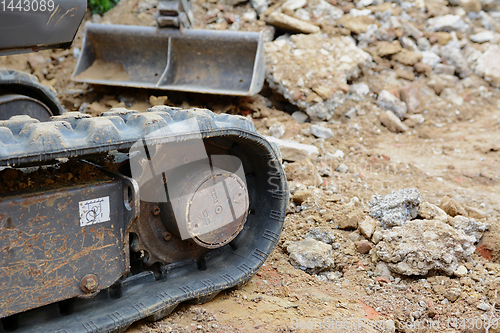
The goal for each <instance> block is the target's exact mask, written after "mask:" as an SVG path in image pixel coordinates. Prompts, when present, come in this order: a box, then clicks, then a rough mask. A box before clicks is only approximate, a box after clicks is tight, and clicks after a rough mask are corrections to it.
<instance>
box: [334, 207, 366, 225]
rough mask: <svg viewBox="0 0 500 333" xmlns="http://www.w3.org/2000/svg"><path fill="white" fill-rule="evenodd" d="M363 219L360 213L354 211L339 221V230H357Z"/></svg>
mask: <svg viewBox="0 0 500 333" xmlns="http://www.w3.org/2000/svg"><path fill="white" fill-rule="evenodd" d="M362 218H363V215H362V214H361V213H360V212H358V211H353V212H351V213H349V214H347V216H345V217H343V218H341V219H340V220H339V221H338V227H339V229H356V228H357V227H358V222H359V221H361V219H362Z"/></svg>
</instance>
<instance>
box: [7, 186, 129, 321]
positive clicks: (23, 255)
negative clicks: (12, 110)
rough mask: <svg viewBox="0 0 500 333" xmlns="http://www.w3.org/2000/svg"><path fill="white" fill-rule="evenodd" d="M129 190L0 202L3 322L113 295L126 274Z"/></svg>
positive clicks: (80, 189)
mask: <svg viewBox="0 0 500 333" xmlns="http://www.w3.org/2000/svg"><path fill="white" fill-rule="evenodd" d="M124 186H126V185H125V182H123V180H122V179H114V180H106V181H102V180H99V182H98V183H96V182H95V181H94V182H90V183H87V184H84V185H75V186H71V187H63V188H59V189H56V190H50V191H45V192H35V193H25V194H23V195H18V196H3V197H0V318H3V317H6V316H9V315H11V314H13V313H17V312H21V311H25V310H28V309H32V308H36V307H39V306H42V305H46V304H50V303H53V302H56V301H60V300H64V299H68V298H71V297H75V296H81V295H84V294H86V293H88V292H93V291H97V290H100V289H103V288H107V287H109V286H110V285H111V284H113V283H114V282H115V281H116V280H118V279H119V278H120V277H121V276H122V274H123V273H126V272H127V271H128V237H125V229H126V227H127V225H126V224H127V222H126V221H128V220H129V219H130V212H129V211H128V210H127V209H126V208H125V206H124ZM42 191H43V190H42ZM82 207H83V208H82ZM89 274H91V275H93V276H94V277H95V279H93V278H90V279H89ZM85 277H87V278H85ZM82 280H85V283H83V285H84V288H85V289H87V290H86V291H82V290H81V287H82V285H81V282H82ZM97 284H98V285H97Z"/></svg>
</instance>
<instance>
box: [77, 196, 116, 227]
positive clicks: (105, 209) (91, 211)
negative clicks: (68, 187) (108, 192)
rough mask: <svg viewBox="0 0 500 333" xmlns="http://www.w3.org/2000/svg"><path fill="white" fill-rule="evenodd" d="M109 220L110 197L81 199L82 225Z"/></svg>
mask: <svg viewBox="0 0 500 333" xmlns="http://www.w3.org/2000/svg"><path fill="white" fill-rule="evenodd" d="M109 220H110V217H109V197H103V198H97V199H91V200H86V201H80V226H81V227H85V226H87V225H92V224H96V223H102V222H107V221H109Z"/></svg>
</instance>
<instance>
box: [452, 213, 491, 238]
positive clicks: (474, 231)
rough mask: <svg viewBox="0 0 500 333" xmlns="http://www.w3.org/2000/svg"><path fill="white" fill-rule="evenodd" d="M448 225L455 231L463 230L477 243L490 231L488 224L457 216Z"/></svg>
mask: <svg viewBox="0 0 500 333" xmlns="http://www.w3.org/2000/svg"><path fill="white" fill-rule="evenodd" d="M448 223H449V224H450V225H451V226H452V227H453V228H455V229H460V230H463V231H464V232H465V234H466V235H468V236H473V237H474V238H475V239H476V243H477V242H479V240H480V239H481V237H483V234H484V232H485V231H486V230H488V225H487V224H486V223H483V222H478V221H476V220H474V219H470V218H468V217H465V216H460V215H457V216H455V217H454V218H453V219H451V221H448Z"/></svg>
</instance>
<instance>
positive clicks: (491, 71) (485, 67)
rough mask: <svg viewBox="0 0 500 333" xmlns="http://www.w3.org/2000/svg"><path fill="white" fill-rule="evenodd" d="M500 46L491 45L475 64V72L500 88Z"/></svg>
mask: <svg viewBox="0 0 500 333" xmlns="http://www.w3.org/2000/svg"><path fill="white" fill-rule="evenodd" d="M499 54H500V46H498V45H490V46H489V48H488V49H487V50H486V52H484V53H483V54H482V55H481V56H480V57H479V58H478V59H477V61H476V62H475V63H474V72H475V73H476V74H477V75H479V76H482V77H483V78H484V79H485V80H486V81H488V82H490V83H491V85H492V86H493V87H496V88H500V57H499V56H498V55H499Z"/></svg>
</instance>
